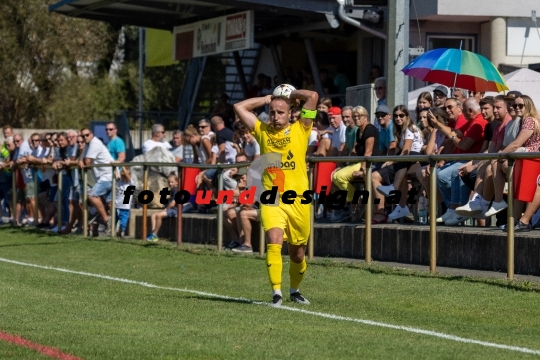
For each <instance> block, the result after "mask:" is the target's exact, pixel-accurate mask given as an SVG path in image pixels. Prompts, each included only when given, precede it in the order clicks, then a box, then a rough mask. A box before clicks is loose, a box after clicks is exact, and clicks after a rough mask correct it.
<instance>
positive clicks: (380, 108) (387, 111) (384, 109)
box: [375, 104, 390, 114]
mask: <svg viewBox="0 0 540 360" xmlns="http://www.w3.org/2000/svg"><path fill="white" fill-rule="evenodd" d="M376 113H385V114H390V108H389V107H388V106H386V105H384V104H381V105H378V106H377V108H376V109H375V114H376Z"/></svg>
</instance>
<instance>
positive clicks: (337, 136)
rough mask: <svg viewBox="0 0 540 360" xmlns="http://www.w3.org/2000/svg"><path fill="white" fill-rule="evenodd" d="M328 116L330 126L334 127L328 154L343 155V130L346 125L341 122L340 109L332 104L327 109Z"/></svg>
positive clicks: (344, 130)
mask: <svg viewBox="0 0 540 360" xmlns="http://www.w3.org/2000/svg"><path fill="white" fill-rule="evenodd" d="M328 117H329V118H330V126H332V128H334V132H333V133H332V136H331V138H332V150H331V153H330V156H340V155H343V151H344V149H345V141H346V137H345V132H346V130H347V126H346V125H345V124H344V123H343V120H342V118H341V109H340V108H338V107H337V106H333V107H331V108H330V109H329V110H328Z"/></svg>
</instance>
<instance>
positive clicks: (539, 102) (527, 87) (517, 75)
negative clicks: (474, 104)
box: [407, 69, 540, 116]
mask: <svg viewBox="0 0 540 360" xmlns="http://www.w3.org/2000/svg"><path fill="white" fill-rule="evenodd" d="M504 80H505V81H506V84H507V85H508V87H509V88H510V90H517V91H519V92H521V93H522V94H523V95H529V96H530V97H531V98H532V100H533V101H534V104H535V105H536V108H537V109H539V110H540V72H537V71H533V70H531V69H519V70H516V71H512V72H511V73H508V74H506V75H504ZM437 85H438V84H432V85H428V86H424V87H422V88H420V89H416V90H413V91H411V92H409V103H408V104H407V108H408V109H409V111H410V112H411V114H413V116H414V111H415V109H416V101H417V99H418V95H420V94H421V93H422V92H424V91H428V92H431V93H432V95H433V89H435V87H436V86H437ZM500 94H503V93H502V92H501V93H500ZM486 95H491V96H495V95H498V93H495V92H488V93H486Z"/></svg>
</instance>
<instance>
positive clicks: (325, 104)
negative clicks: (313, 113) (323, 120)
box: [317, 98, 332, 113]
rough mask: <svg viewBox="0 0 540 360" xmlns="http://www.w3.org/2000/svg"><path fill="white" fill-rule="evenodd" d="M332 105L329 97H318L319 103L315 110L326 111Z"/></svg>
mask: <svg viewBox="0 0 540 360" xmlns="http://www.w3.org/2000/svg"><path fill="white" fill-rule="evenodd" d="M331 107H332V100H331V99H330V98H320V99H319V105H317V111H322V112H325V113H327V112H328V110H330V108H331Z"/></svg>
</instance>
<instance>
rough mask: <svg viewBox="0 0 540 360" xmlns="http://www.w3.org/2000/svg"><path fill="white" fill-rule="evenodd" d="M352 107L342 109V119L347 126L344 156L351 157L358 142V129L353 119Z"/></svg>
mask: <svg viewBox="0 0 540 360" xmlns="http://www.w3.org/2000/svg"><path fill="white" fill-rule="evenodd" d="M352 111H353V107H352V106H345V107H343V109H341V118H342V120H343V124H344V125H345V148H344V149H343V155H344V156H349V155H351V153H353V152H354V143H355V142H356V132H357V130H358V127H357V126H356V124H355V122H354V120H353V117H352Z"/></svg>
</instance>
